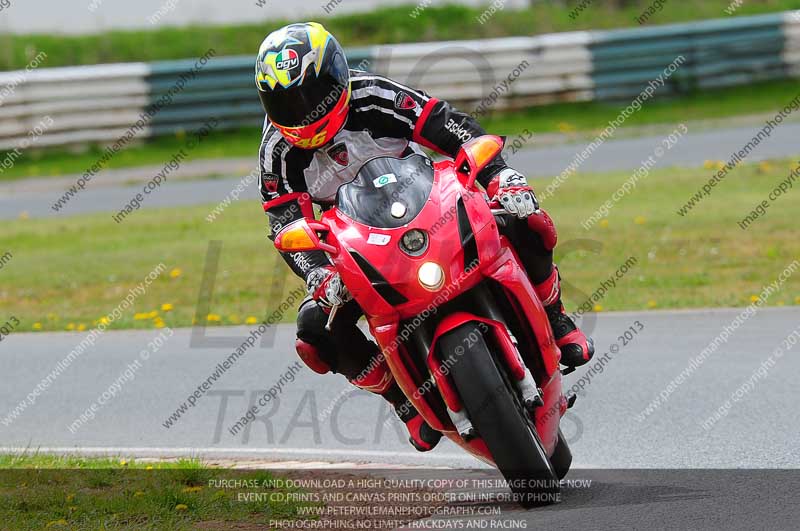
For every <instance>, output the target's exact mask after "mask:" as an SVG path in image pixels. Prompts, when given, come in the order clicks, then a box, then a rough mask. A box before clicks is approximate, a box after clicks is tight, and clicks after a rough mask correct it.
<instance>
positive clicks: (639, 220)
mask: <svg viewBox="0 0 800 531" xmlns="http://www.w3.org/2000/svg"><path fill="white" fill-rule="evenodd" d="M646 221H647V219H645V217H644V216H636V217H635V218H634V219H633V222H634V223H636V224H637V225H644V224H645V222H646Z"/></svg>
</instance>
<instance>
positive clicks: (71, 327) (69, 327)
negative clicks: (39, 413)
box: [67, 323, 75, 330]
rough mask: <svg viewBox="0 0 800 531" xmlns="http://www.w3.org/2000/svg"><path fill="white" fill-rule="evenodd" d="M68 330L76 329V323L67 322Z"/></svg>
mask: <svg viewBox="0 0 800 531" xmlns="http://www.w3.org/2000/svg"><path fill="white" fill-rule="evenodd" d="M67 330H75V323H69V324H67Z"/></svg>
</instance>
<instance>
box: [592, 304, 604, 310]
mask: <svg viewBox="0 0 800 531" xmlns="http://www.w3.org/2000/svg"><path fill="white" fill-rule="evenodd" d="M594 311H596V312H602V311H603V307H602V306H601V305H599V304H595V305H594Z"/></svg>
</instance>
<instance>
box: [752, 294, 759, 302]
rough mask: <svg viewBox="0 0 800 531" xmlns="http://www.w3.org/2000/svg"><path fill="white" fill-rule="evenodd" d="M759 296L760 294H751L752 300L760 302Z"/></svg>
mask: <svg viewBox="0 0 800 531" xmlns="http://www.w3.org/2000/svg"><path fill="white" fill-rule="evenodd" d="M758 301H759V298H758V295H750V302H758Z"/></svg>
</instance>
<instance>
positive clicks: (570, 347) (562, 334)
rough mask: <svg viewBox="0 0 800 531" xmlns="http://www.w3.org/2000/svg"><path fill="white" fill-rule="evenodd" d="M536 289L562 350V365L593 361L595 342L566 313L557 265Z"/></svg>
mask: <svg viewBox="0 0 800 531" xmlns="http://www.w3.org/2000/svg"><path fill="white" fill-rule="evenodd" d="M534 289H535V290H536V295H538V297H539V300H541V301H542V305H543V306H544V309H545V311H546V312H547V318H548V319H549V320H550V326H551V327H552V328H553V336H554V337H555V339H556V345H558V348H559V349H561V364H562V365H565V366H567V367H573V368H574V367H578V366H580V365H583V364H584V363H586V362H588V361H589V360H590V359H592V356H594V341H592V339H591V338H587V337H586V336H585V335H584V334H583V332H581V330H580V328H578V327H577V326H575V322H574V321H573V320H572V318H570V316H569V315H567V313H566V312H565V311H564V305H563V304H562V303H561V277H560V275H559V274H558V268H557V267H556V266H555V264H553V271H552V272H551V273H550V276H549V277H547V279H546V280H545V281H544V282H542V283H541V284H537V285H535V286H534Z"/></svg>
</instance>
